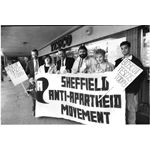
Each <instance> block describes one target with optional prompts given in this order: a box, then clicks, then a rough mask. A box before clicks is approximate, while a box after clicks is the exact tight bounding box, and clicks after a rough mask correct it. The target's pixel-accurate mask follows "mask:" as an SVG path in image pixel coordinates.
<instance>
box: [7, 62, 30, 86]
mask: <svg viewBox="0 0 150 150" xmlns="http://www.w3.org/2000/svg"><path fill="white" fill-rule="evenodd" d="M5 70H6V72H7V74H8V76H9V77H10V79H11V81H12V82H13V84H14V85H15V86H16V85H18V84H20V83H22V82H24V81H26V80H27V79H28V76H27V75H26V73H25V71H24V69H23V67H22V66H21V64H20V62H16V63H14V64H12V65H9V66H7V67H5Z"/></svg>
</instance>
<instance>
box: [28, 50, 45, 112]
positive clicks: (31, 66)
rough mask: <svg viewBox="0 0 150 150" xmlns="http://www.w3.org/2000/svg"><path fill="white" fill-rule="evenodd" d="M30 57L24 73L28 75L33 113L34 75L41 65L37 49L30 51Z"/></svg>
mask: <svg viewBox="0 0 150 150" xmlns="http://www.w3.org/2000/svg"><path fill="white" fill-rule="evenodd" d="M31 57H32V59H31V60H30V61H29V62H28V63H27V67H26V73H27V75H28V77H29V86H28V88H27V92H28V94H31V96H32V99H33V113H34V111H35V80H34V78H35V75H36V74H37V73H38V69H39V67H40V66H41V64H42V63H41V62H40V61H39V59H38V50H36V49H34V50H32V51H31Z"/></svg>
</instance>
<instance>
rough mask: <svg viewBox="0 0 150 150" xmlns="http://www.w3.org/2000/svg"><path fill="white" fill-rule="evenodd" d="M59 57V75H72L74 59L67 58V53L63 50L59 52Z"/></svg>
mask: <svg viewBox="0 0 150 150" xmlns="http://www.w3.org/2000/svg"><path fill="white" fill-rule="evenodd" d="M58 55H59V57H60V60H58V61H57V73H71V68H72V66H73V63H74V58H71V57H67V55H66V51H65V50H63V49H60V50H59V51H58Z"/></svg>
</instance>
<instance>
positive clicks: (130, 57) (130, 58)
mask: <svg viewBox="0 0 150 150" xmlns="http://www.w3.org/2000/svg"><path fill="white" fill-rule="evenodd" d="M125 58H127V59H129V60H132V58H133V56H132V55H130V56H128V57H122V59H125Z"/></svg>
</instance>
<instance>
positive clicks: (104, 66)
mask: <svg viewBox="0 0 150 150" xmlns="http://www.w3.org/2000/svg"><path fill="white" fill-rule="evenodd" d="M95 55H96V59H97V68H96V72H99V73H103V72H108V71H113V70H114V66H113V64H111V63H110V62H108V61H107V60H105V51H104V50H102V49H97V50H96V51H95Z"/></svg>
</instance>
